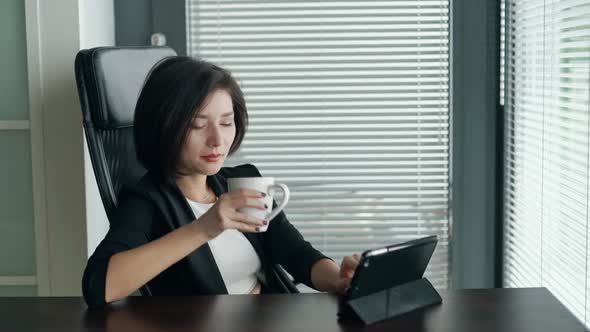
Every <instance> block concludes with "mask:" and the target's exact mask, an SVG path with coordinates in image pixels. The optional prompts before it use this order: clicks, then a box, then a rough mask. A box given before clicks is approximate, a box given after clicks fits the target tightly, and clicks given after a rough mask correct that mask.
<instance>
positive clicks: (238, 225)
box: [231, 222, 260, 233]
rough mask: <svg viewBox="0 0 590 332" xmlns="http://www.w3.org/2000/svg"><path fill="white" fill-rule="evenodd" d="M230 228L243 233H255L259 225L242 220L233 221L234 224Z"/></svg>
mask: <svg viewBox="0 0 590 332" xmlns="http://www.w3.org/2000/svg"><path fill="white" fill-rule="evenodd" d="M231 228H233V229H237V230H238V231H240V232H243V233H257V232H259V231H260V226H255V225H252V224H247V223H244V222H234V225H233V227H231Z"/></svg>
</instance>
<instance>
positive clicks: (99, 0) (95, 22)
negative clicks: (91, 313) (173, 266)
mask: <svg viewBox="0 0 590 332" xmlns="http://www.w3.org/2000/svg"><path fill="white" fill-rule="evenodd" d="M79 1H80V2H79V4H80V8H79V9H80V10H79V12H80V49H87V48H92V47H98V46H114V45H115V11H114V4H113V0H109V1H103V0H79ZM84 180H85V185H86V237H87V243H86V252H87V256H90V255H91V254H92V253H93V252H94V249H96V246H98V244H99V243H100V241H101V240H102V239H103V237H104V236H105V234H106V233H107V231H108V228H109V223H108V219H107V215H106V212H105V210H104V207H103V205H102V200H101V198H100V194H99V192H98V186H97V184H96V178H95V176H94V170H93V169H92V164H91V162H90V155H89V154H88V145H87V144H86V141H85V140H84Z"/></svg>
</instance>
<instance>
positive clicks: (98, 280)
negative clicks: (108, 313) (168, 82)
mask: <svg viewBox="0 0 590 332" xmlns="http://www.w3.org/2000/svg"><path fill="white" fill-rule="evenodd" d="M251 176H260V173H259V172H258V169H256V167H254V166H253V165H250V164H245V165H240V166H237V167H224V168H222V169H221V170H220V171H219V172H218V173H217V174H215V175H213V176H208V177H207V184H208V185H209V186H210V187H211V188H212V189H213V191H214V192H215V194H216V195H217V196H220V195H221V194H223V193H225V192H227V178H230V177H251ZM195 219H196V218H195V215H194V214H193V211H192V210H191V208H190V206H189V204H188V202H187V200H186V198H185V197H184V195H183V194H182V192H181V191H180V189H179V188H178V187H177V186H176V184H175V183H174V182H173V181H170V182H167V183H164V184H162V183H159V182H158V181H157V180H156V179H155V178H154V177H153V176H152V175H151V174H150V173H148V174H146V175H145V176H144V177H143V178H142V179H141V180H140V181H139V182H138V184H137V185H136V186H134V187H125V188H124V189H123V190H122V191H121V194H120V198H119V206H118V208H117V210H116V212H115V214H114V218H112V220H111V224H110V229H109V231H108V233H107V235H106V236H105V238H104V240H102V242H101V243H100V244H99V245H98V247H97V248H96V250H95V252H94V253H93V254H92V256H91V257H90V259H89V260H88V264H87V265H86V269H85V271H84V277H83V279H82V290H83V293H84V299H85V300H86V302H87V303H88V305H89V306H100V305H104V304H105V282H106V272H107V267H108V263H109V259H110V257H111V256H113V255H114V254H116V253H118V252H121V251H125V250H128V249H132V248H135V247H138V246H141V245H143V244H146V243H148V242H150V241H153V240H155V239H157V238H159V237H161V236H163V235H165V234H167V233H169V232H170V231H172V230H174V229H177V228H179V227H181V226H183V225H186V224H188V223H191V222H192V221H193V220H195ZM244 235H245V236H246V238H247V239H248V240H249V241H250V243H251V244H252V246H253V247H254V249H255V250H256V253H257V254H258V256H259V257H260V260H261V262H262V271H263V272H264V276H265V280H266V281H265V282H266V285H265V289H267V290H268V291H269V292H282V288H281V287H280V286H279V282H278V281H277V277H276V275H275V274H274V273H273V271H272V266H273V265H274V264H277V263H278V264H281V265H282V266H283V267H284V268H285V269H286V270H287V272H289V273H290V274H291V275H292V276H293V277H294V278H295V281H296V282H302V283H304V284H306V285H307V286H310V287H313V285H312V283H311V268H312V266H313V264H314V263H315V262H316V261H318V260H320V259H322V258H327V257H326V256H324V255H323V254H322V253H320V252H319V251H317V250H316V249H314V248H313V247H312V246H311V244H310V243H309V242H307V241H305V240H304V239H303V237H302V236H301V234H300V233H299V231H297V229H295V227H293V225H291V223H290V222H289V221H288V220H287V217H286V216H285V214H284V213H283V212H281V213H280V214H279V215H278V216H277V217H275V218H274V219H273V220H271V221H270V224H269V227H268V230H267V231H266V232H264V233H244ZM147 285H148V287H149V289H150V291H151V292H152V295H156V296H157V295H195V294H227V289H226V288H225V284H224V282H223V279H222V277H221V273H220V272H219V269H218V267H217V264H216V263H215V260H214V258H213V255H212V254H211V250H210V248H209V245H208V244H204V245H203V246H201V247H199V248H198V249H197V250H195V251H194V252H192V253H191V254H189V255H188V256H186V257H185V258H183V259H181V260H180V261H178V262H177V263H176V264H174V265H172V266H171V267H169V268H168V269H166V270H164V271H163V272H162V273H160V274H159V275H158V276H156V277H155V278H154V279H152V280H151V281H149V282H148V284H147Z"/></svg>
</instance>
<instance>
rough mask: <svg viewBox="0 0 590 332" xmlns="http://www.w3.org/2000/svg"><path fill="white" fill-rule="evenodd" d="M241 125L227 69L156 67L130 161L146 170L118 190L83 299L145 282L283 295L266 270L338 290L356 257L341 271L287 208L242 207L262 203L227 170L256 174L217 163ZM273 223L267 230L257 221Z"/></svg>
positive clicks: (138, 114)
mask: <svg viewBox="0 0 590 332" xmlns="http://www.w3.org/2000/svg"><path fill="white" fill-rule="evenodd" d="M246 126H247V113H246V105H245V101H244V97H243V95H242V92H241V90H240V88H239V86H238V84H237V83H236V81H235V80H234V78H233V77H232V76H231V74H230V73H229V72H228V71H226V70H224V69H222V68H219V67H217V66H215V65H213V64H210V63H208V62H205V61H198V60H195V59H192V58H189V57H180V56H178V57H170V58H166V59H164V60H162V61H161V62H160V63H158V64H157V65H156V66H155V67H154V69H152V71H151V73H150V75H149V77H148V79H147V81H146V83H145V85H144V87H143V89H142V91H141V94H140V96H139V100H138V102H137V106H136V110H135V119H134V138H135V147H136V152H137V158H138V160H139V162H140V163H141V164H142V165H143V166H144V167H145V168H146V169H147V170H148V172H147V174H146V175H145V176H144V177H143V178H142V179H141V180H140V181H139V182H138V184H137V185H135V186H133V187H127V188H124V189H123V190H122V191H121V194H120V197H119V206H118V208H117V210H116V213H115V216H114V218H113V219H112V220H111V223H110V230H109V232H108V234H107V235H106V237H105V239H104V240H103V241H102V242H101V243H100V245H99V246H98V247H97V249H96V251H95V252H94V254H93V255H92V256H91V257H90V259H89V260H88V264H87V266H86V270H85V271H84V278H83V293H84V298H85V299H86V302H87V303H88V305H90V306H100V305H104V304H105V303H109V302H112V301H116V300H119V299H122V298H125V297H126V296H128V295H129V294H131V293H133V292H134V291H136V290H137V289H139V288H140V287H142V286H143V285H146V284H147V286H148V287H149V290H150V291H151V293H152V295H193V294H227V293H230V294H259V293H261V292H262V293H273V292H281V291H282V290H281V287H280V286H279V282H278V280H277V277H276V275H275V274H274V273H272V271H273V270H272V267H273V265H275V264H277V263H278V264H281V265H282V266H283V267H284V268H285V269H286V270H287V271H288V272H289V273H290V274H291V275H292V276H293V277H294V278H295V279H296V281H298V282H302V283H304V284H306V285H308V286H310V287H313V288H315V289H317V290H320V291H327V292H332V293H338V294H342V293H344V292H345V290H346V288H347V286H348V285H349V283H350V279H351V277H352V275H353V272H354V269H355V268H356V265H357V264H358V256H357V255H353V256H350V257H346V258H345V259H344V260H343V262H342V265H341V267H339V266H338V265H337V264H335V263H334V262H333V261H332V260H331V259H329V258H327V257H326V256H324V255H323V254H321V253H320V252H319V251H317V250H315V249H314V248H313V247H312V246H311V245H310V244H309V242H306V241H305V240H304V239H303V237H302V236H301V234H300V233H299V232H298V231H297V230H296V229H295V228H294V227H293V226H292V225H291V224H290V223H289V221H288V220H287V218H286V216H285V214H284V213H281V214H279V215H278V216H277V217H276V218H274V219H273V220H272V221H267V220H258V219H256V218H253V217H250V216H248V215H246V214H242V213H239V212H238V211H237V210H238V209H240V208H243V207H253V208H260V209H265V206H264V204H263V203H262V200H261V199H260V198H261V197H263V193H260V192H258V191H254V190H241V191H237V192H227V178H229V177H247V176H260V173H259V172H258V170H257V169H256V167H254V166H252V165H248V164H247V165H241V166H237V167H222V164H223V162H224V160H225V159H226V157H227V156H229V155H231V154H232V153H234V152H235V151H236V150H237V149H238V148H239V146H240V143H241V142H242V139H243V137H244V134H245V130H246ZM267 222H270V224H269V227H268V230H267V231H266V232H263V233H262V232H258V227H260V226H262V225H265V224H266V223H267Z"/></svg>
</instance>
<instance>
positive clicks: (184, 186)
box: [176, 174, 216, 203]
mask: <svg viewBox="0 0 590 332" xmlns="http://www.w3.org/2000/svg"><path fill="white" fill-rule="evenodd" d="M176 185H177V186H178V188H179V189H180V191H182V193H183V194H184V196H185V197H186V198H188V199H190V200H191V201H195V202H199V203H212V202H215V199H216V198H215V193H213V191H212V190H211V189H210V188H209V187H208V186H207V176H206V175H202V174H197V175H184V176H180V177H177V178H176Z"/></svg>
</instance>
